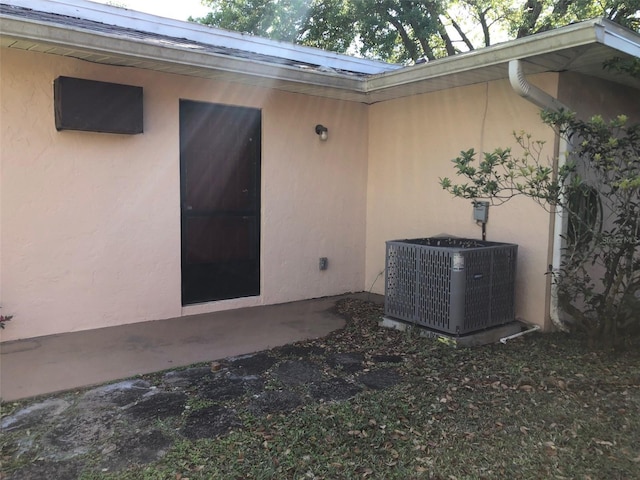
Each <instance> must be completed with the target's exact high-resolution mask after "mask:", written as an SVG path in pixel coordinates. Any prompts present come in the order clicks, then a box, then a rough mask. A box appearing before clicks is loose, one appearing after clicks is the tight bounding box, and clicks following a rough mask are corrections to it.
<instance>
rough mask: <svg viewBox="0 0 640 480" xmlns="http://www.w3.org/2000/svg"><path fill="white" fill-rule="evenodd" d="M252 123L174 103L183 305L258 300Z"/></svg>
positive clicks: (238, 115)
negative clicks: (177, 125) (177, 127)
mask: <svg viewBox="0 0 640 480" xmlns="http://www.w3.org/2000/svg"><path fill="white" fill-rule="evenodd" d="M260 119H261V115H260V110H256V109H253V108H244V107H232V106H227V105H217V104H210V103H201V102H192V101H186V100H181V101H180V176H181V186H180V187H181V188H180V189H181V200H182V208H181V210H182V304H183V305H188V304H193V303H201V302H207V301H211V300H222V299H228V298H238V297H247V296H252V295H259V294H260V143H261V141H260V131H261V125H260Z"/></svg>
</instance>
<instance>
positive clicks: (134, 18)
mask: <svg viewBox="0 0 640 480" xmlns="http://www.w3.org/2000/svg"><path fill="white" fill-rule="evenodd" d="M0 3H3V4H6V5H10V6H16V7H21V8H27V9H30V10H34V11H42V12H47V13H55V14H59V15H65V16H69V17H76V18H82V19H86V20H92V21H96V22H101V23H104V24H107V25H117V26H120V27H125V28H131V29H134V30H139V31H143V32H149V33H156V34H163V35H168V36H173V37H176V38H186V39H188V40H193V41H197V42H202V43H205V44H210V45H215V46H219V47H226V48H235V49H239V50H244V51H247V52H252V53H258V54H263V55H269V56H274V57H280V58H284V59H288V60H294V61H300V62H305V63H309V64H312V65H322V66H324V67H330V68H335V69H339V70H347V71H353V72H357V73H364V74H376V73H381V72H384V71H392V70H395V69H398V68H401V66H400V65H394V64H389V63H385V62H380V61H376V60H370V59H364V58H358V57H351V56H349V55H343V54H338V53H334V52H327V51H325V50H322V49H319V48H314V47H307V46H302V45H295V44H292V43H287V42H281V41H277V40H271V39H267V38H262V37H257V36H253V35H249V34H243V33H238V32H232V31H229V30H223V29H220V28H213V27H209V26H206V25H201V24H198V23H192V22H186V21H181V20H174V19H170V18H165V17H160V16H156V15H151V14H147V13H142V12H138V11H135V10H130V9H126V8H121V7H114V6H110V5H104V4H99V3H96V2H91V1H88V0H2V2H0Z"/></svg>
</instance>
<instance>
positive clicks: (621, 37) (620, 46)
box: [596, 20, 640, 58]
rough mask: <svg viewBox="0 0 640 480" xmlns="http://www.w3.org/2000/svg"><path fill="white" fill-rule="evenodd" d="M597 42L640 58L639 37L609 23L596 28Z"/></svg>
mask: <svg viewBox="0 0 640 480" xmlns="http://www.w3.org/2000/svg"><path fill="white" fill-rule="evenodd" d="M596 29H597V35H598V40H599V41H600V42H601V43H603V44H604V45H606V46H608V47H611V48H615V49H616V50H618V51H620V52H623V53H626V54H627V55H631V56H632V57H636V58H640V36H638V35H637V34H635V33H633V32H632V31H631V30H627V29H626V28H623V27H621V26H620V25H617V24H615V23H613V22H610V21H606V20H605V21H603V23H602V25H598V26H596Z"/></svg>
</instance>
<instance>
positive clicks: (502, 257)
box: [385, 238, 518, 335]
mask: <svg viewBox="0 0 640 480" xmlns="http://www.w3.org/2000/svg"><path fill="white" fill-rule="evenodd" d="M517 251H518V246H517V245H514V244H508V243H497V242H485V241H479V240H472V239H453V238H422V239H414V240H394V241H389V242H387V255H386V277H385V315H387V316H388V317H393V318H397V319H400V320H405V321H408V322H412V323H416V324H419V325H422V326H425V327H428V328H432V329H434V330H438V331H442V332H446V333H452V334H457V335H460V334H465V333H470V332H473V331H477V330H482V329H485V328H488V327H492V326H495V325H502V324H504V323H507V322H511V321H513V320H514V286H515V272H516V259H517Z"/></svg>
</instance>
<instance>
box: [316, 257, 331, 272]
mask: <svg viewBox="0 0 640 480" xmlns="http://www.w3.org/2000/svg"><path fill="white" fill-rule="evenodd" d="M328 267H329V260H328V259H327V257H320V261H319V262H318V268H320V270H326V269H327V268H328Z"/></svg>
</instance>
